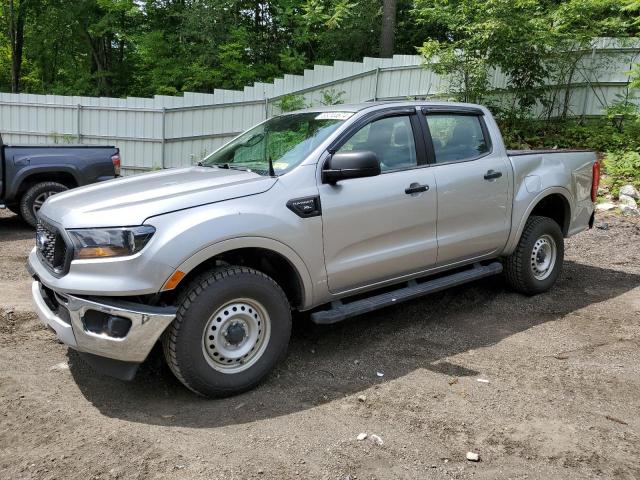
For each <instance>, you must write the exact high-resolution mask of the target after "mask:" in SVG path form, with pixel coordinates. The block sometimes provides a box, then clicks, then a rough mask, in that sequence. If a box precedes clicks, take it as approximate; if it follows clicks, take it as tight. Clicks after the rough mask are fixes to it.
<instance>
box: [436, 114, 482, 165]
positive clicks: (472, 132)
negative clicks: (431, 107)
mask: <svg viewBox="0 0 640 480" xmlns="http://www.w3.org/2000/svg"><path fill="white" fill-rule="evenodd" d="M426 118H427V125H429V132H430V133H431V139H432V140H433V149H434V150H435V154H436V163H440V162H454V161H459V160H469V159H471V158H475V157H478V156H480V155H483V154H485V153H487V152H488V151H489V145H488V143H487V140H486V139H485V138H484V132H483V131H482V125H481V124H480V118H479V117H478V116H475V115H455V114H428V115H427V117H426Z"/></svg>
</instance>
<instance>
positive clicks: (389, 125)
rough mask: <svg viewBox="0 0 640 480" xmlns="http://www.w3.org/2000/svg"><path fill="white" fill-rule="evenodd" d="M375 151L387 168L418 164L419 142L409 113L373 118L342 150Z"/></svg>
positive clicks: (381, 163)
mask: <svg viewBox="0 0 640 480" xmlns="http://www.w3.org/2000/svg"><path fill="white" fill-rule="evenodd" d="M363 150H364V151H371V152H374V153H375V154H376V155H377V156H378V159H379V160H380V169H381V170H382V171H383V172H385V171H389V170H399V169H405V168H410V167H415V166H417V160H416V145H415V142H414V140H413V130H412V129H411V120H410V119H409V117H408V116H398V117H387V118H382V119H380V120H376V121H375V122H371V123H369V124H367V125H365V126H364V127H362V128H361V129H360V130H358V131H357V132H356V133H355V134H353V136H352V137H351V138H350V139H349V140H348V141H347V143H345V144H344V145H343V146H342V147H341V148H340V150H339V151H341V152H350V151H363Z"/></svg>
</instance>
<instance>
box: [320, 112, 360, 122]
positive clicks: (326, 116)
mask: <svg viewBox="0 0 640 480" xmlns="http://www.w3.org/2000/svg"><path fill="white" fill-rule="evenodd" d="M352 115H353V113H352V112H323V113H321V114H319V115H318V116H316V118H315V120H346V119H347V118H349V117H351V116H352Z"/></svg>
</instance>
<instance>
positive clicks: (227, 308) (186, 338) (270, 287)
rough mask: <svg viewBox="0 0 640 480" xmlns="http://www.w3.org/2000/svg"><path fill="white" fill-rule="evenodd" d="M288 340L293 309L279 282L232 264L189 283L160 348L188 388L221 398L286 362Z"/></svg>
mask: <svg viewBox="0 0 640 480" xmlns="http://www.w3.org/2000/svg"><path fill="white" fill-rule="evenodd" d="M290 336H291V308H290V306H289V302H288V300H287V297H286V296H285V294H284V292H283V291H282V289H281V288H280V287H279V286H278V284H277V283H276V282H274V281H273V280H272V279H271V278H270V277H268V276H266V275H265V274H263V273H261V272H259V271H257V270H253V269H250V268H245V267H235V266H232V267H226V268H218V269H214V270H211V271H209V272H207V273H205V274H203V275H201V276H199V277H198V278H196V279H195V280H193V281H192V282H191V284H189V285H188V287H187V288H186V289H185V290H184V292H183V293H182V294H181V295H180V297H179V299H178V313H177V315H176V319H175V320H174V321H173V323H172V324H171V325H170V326H169V328H168V329H167V331H166V332H165V334H164V336H163V340H162V344H163V348H164V355H165V359H166V361H167V363H168V364H169V367H170V368H171V371H172V372H173V373H174V374H175V376H176V377H177V378H178V380H180V381H181V382H182V383H183V384H184V385H185V386H186V387H187V388H189V389H190V390H192V391H194V392H195V393H197V394H199V395H203V396H207V397H225V396H229V395H235V394H237V393H241V392H244V391H246V390H249V389H251V388H253V387H254V386H256V385H257V384H258V383H260V382H261V381H262V380H263V379H264V378H265V377H266V376H267V375H268V374H269V372H271V370H272V369H273V368H274V366H275V365H276V364H277V363H278V362H279V361H280V360H281V359H282V358H284V356H285V354H286V352H287V346H288V344H289V337H290Z"/></svg>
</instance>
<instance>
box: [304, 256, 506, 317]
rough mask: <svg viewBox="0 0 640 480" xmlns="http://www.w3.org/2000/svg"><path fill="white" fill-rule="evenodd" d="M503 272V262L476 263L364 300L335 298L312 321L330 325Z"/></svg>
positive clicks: (316, 313) (313, 314)
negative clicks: (345, 300) (345, 301)
mask: <svg viewBox="0 0 640 480" xmlns="http://www.w3.org/2000/svg"><path fill="white" fill-rule="evenodd" d="M500 272H502V264H501V263H500V262H493V263H491V264H489V265H480V264H475V265H474V266H473V268H470V269H469V270H465V271H462V272H458V273H454V274H451V275H447V276H446V277H440V278H436V279H435V280H428V281H426V282H423V283H416V282H415V281H414V280H412V281H410V282H407V286H406V287H403V288H399V289H398V290H393V291H391V292H386V293H381V294H379V295H374V296H372V297H369V298H364V299H362V300H355V301H353V302H350V303H342V302H341V301H336V302H332V303H331V305H332V307H331V309H329V310H321V311H318V312H314V313H312V314H311V321H312V322H313V323H317V324H319V325H328V324H331V323H336V322H340V321H342V320H344V319H346V318H349V317H353V316H356V315H362V314H363V313H369V312H372V311H374V310H377V309H379V308H383V307H388V306H389V305H395V304H397V303H400V302H405V301H407V300H412V299H414V298H417V297H421V296H422V295H426V294H428V293H435V292H439V291H441V290H445V289H447V288H449V287H455V286H456V285H462V284H463V283H467V282H472V281H474V280H479V279H480V278H485V277H489V276H492V275H496V274H498V273H500Z"/></svg>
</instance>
